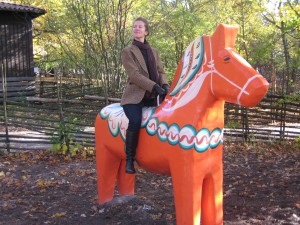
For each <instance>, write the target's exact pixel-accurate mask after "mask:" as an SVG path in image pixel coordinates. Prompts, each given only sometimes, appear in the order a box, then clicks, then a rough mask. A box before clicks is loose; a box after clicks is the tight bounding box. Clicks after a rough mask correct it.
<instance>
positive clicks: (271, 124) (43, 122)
mask: <svg viewBox="0 0 300 225" xmlns="http://www.w3.org/2000/svg"><path fill="white" fill-rule="evenodd" d="M3 96H5V93H4V92H3ZM103 96H104V94H103V92H102V90H101V88H99V87H95V86H94V85H93V84H88V85H83V84H80V85H79V84H78V81H74V82H72V80H71V79H70V78H69V79H65V80H62V79H61V80H58V79H52V80H50V81H47V80H41V79H37V80H36V95H35V96H32V97H28V96H23V97H22V96H21V97H18V98H16V97H14V98H13V99H10V98H8V99H3V102H2V104H1V106H0V149H8V150H10V151H13V150H34V149H49V148H51V146H52V144H53V142H51V140H53V139H54V138H56V137H57V135H58V131H59V129H61V128H62V125H63V126H69V125H74V126H72V127H73V129H71V130H69V131H68V132H69V133H70V134H72V135H73V136H74V140H73V141H74V142H76V143H79V144H80V145H82V146H94V121H95V117H96V115H97V113H99V111H100V109H101V108H102V107H104V106H105V105H106V104H109V103H113V102H118V101H119V98H117V97H120V94H118V95H116V98H105V97H103ZM280 99H281V97H280V96H276V95H268V96H267V97H266V98H264V99H263V101H262V102H261V103H260V104H259V105H258V106H256V107H253V108H250V109H246V108H243V107H240V106H237V105H233V104H229V103H226V104H225V129H224V137H225V140H226V139H231V140H239V141H240V140H241V141H245V140H246V141H255V140H270V141H273V140H278V139H295V138H299V137H300V110H299V109H300V102H293V103H279V102H280V101H279V100H280ZM74 127H76V129H74Z"/></svg>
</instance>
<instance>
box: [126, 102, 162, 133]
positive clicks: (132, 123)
mask: <svg viewBox="0 0 300 225" xmlns="http://www.w3.org/2000/svg"><path fill="white" fill-rule="evenodd" d="M144 106H156V99H151V100H143V101H142V102H140V103H138V104H127V105H123V109H124V112H125V115H126V116H127V118H128V120H129V123H128V130H129V131H139V130H140V128H141V123H142V113H143V107H144Z"/></svg>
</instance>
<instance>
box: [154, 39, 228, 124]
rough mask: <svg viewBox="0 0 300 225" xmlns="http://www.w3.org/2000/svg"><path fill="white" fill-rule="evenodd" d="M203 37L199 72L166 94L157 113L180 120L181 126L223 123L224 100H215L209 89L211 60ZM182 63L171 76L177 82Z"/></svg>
mask: <svg viewBox="0 0 300 225" xmlns="http://www.w3.org/2000/svg"><path fill="white" fill-rule="evenodd" d="M202 38H203V43H204V46H205V49H204V50H205V51H204V53H203V54H202V55H203V59H202V63H201V65H200V67H199V68H198V71H197V72H196V74H195V75H194V76H193V78H192V79H191V80H190V81H189V83H187V84H186V85H185V86H183V87H181V90H180V91H179V92H178V94H176V95H174V96H170V95H168V96H167V97H166V101H165V102H164V103H163V104H162V106H161V107H159V108H158V109H157V113H156V114H157V116H158V117H161V118H162V119H163V120H165V121H167V120H170V118H171V120H174V119H175V120H177V121H180V122H181V124H182V125H185V124H193V125H197V126H201V125H203V124H211V123H213V122H214V121H216V123H217V124H218V125H223V111H224V101H222V100H218V99H216V98H215V97H214V95H213V93H212V91H211V78H212V77H211V75H212V73H213V71H214V68H213V67H211V65H212V62H213V59H212V54H211V42H210V37H209V36H204V37H202ZM182 66H183V63H182V61H181V63H180V64H179V66H178V68H177V71H176V76H175V79H174V81H176V82H178V81H177V80H178V79H180V78H181V77H180V76H181V70H182ZM183 79H184V78H183ZM172 88H175V85H172ZM182 99H184V100H182ZM179 102H180V103H179Z"/></svg>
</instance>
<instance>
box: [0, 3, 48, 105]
mask: <svg viewBox="0 0 300 225" xmlns="http://www.w3.org/2000/svg"><path fill="white" fill-rule="evenodd" d="M45 13H46V11H45V10H44V9H41V8H37V7H33V6H28V5H20V4H13V3H7V2H0V46H1V47H0V74H1V80H0V83H1V86H0V89H1V93H0V100H2V99H3V79H4V77H6V81H7V82H6V83H7V97H8V98H16V97H20V96H29V95H34V94H35V74H34V62H33V44H32V43H33V42H32V20H33V19H34V18H36V17H38V16H41V15H43V14H45Z"/></svg>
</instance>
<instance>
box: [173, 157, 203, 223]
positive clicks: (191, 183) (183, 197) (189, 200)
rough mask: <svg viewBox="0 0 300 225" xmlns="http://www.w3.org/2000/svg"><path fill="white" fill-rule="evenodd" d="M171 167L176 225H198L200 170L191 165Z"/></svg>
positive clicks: (199, 213) (201, 177) (201, 179)
mask: <svg viewBox="0 0 300 225" xmlns="http://www.w3.org/2000/svg"><path fill="white" fill-rule="evenodd" d="M175 163H176V162H175ZM182 166H183V167H184V168H179V166H178V165H174V166H173V168H172V166H171V175H172V182H173V189H174V199H175V210H176V224H178V225H199V224H200V219H201V193H202V182H203V176H202V174H201V168H200V169H197V170H195V168H193V166H192V165H182Z"/></svg>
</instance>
